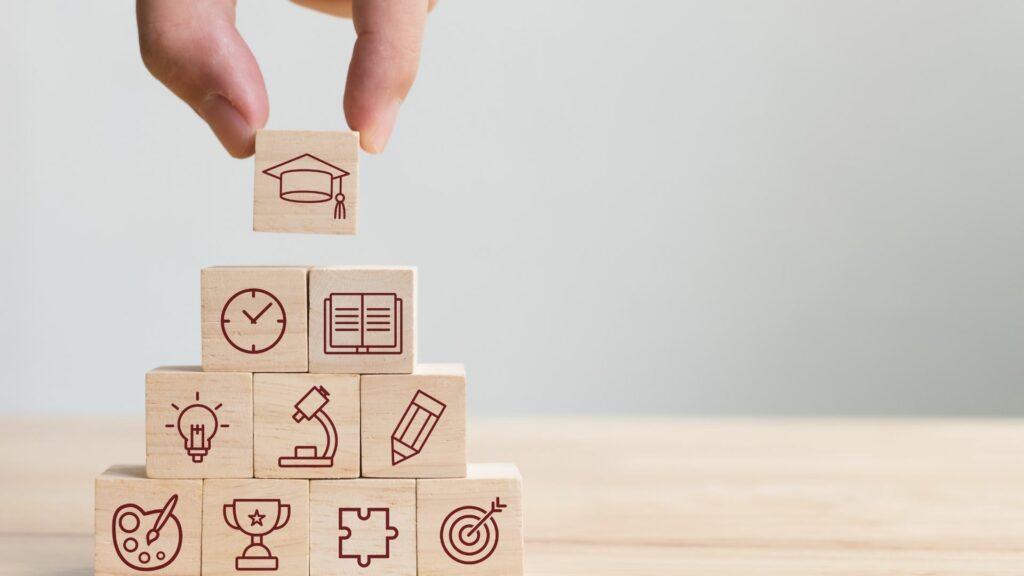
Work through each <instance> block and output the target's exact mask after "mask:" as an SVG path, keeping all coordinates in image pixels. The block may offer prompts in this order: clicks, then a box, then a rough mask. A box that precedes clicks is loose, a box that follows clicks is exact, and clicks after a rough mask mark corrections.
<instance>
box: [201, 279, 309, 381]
mask: <svg viewBox="0 0 1024 576" xmlns="http://www.w3.org/2000/svg"><path fill="white" fill-rule="evenodd" d="M201 284H202V301H203V312H202V324H203V369H204V370H210V371H214V372H218V371H219V372H305V371H306V368H307V365H308V364H307V358H308V355H307V352H306V338H307V336H306V318H307V316H306V308H307V307H306V268H298V267H282V268H272V267H255V268H242V267H215V268H204V269H203V271H202V282H201Z"/></svg>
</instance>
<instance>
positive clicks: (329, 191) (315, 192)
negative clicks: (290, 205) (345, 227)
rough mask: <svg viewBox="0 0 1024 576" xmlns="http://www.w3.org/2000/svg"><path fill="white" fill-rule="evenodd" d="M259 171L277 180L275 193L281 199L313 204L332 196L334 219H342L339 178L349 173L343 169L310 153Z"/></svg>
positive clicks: (343, 212)
mask: <svg viewBox="0 0 1024 576" xmlns="http://www.w3.org/2000/svg"><path fill="white" fill-rule="evenodd" d="M263 173H264V174H266V175H267V176H271V177H273V178H276V179H277V180H279V181H280V190H279V192H278V194H279V195H280V196H281V199H282V200H285V201H287V202H298V203H301V204H315V203H318V202H328V201H330V200H331V199H332V198H333V199H334V219H335V220H343V219H345V218H346V216H347V215H346V213H345V194H344V193H342V191H341V179H342V178H344V177H345V176H348V175H349V173H348V172H347V171H345V170H342V169H341V168H338V167H337V166H335V165H334V164H331V163H329V162H324V161H323V160H321V159H319V158H317V157H316V156H313V155H312V154H303V155H301V156H296V157H295V158H292V159H291V160H288V161H286V162H282V163H280V164H278V165H277V166H271V167H270V168H267V169H266V170H264V171H263Z"/></svg>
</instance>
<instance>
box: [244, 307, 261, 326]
mask: <svg viewBox="0 0 1024 576" xmlns="http://www.w3.org/2000/svg"><path fill="white" fill-rule="evenodd" d="M242 314H245V317H246V318H248V319H249V323H250V324H255V323H256V318H259V316H257V317H256V318H253V317H252V316H249V312H248V311H246V310H242Z"/></svg>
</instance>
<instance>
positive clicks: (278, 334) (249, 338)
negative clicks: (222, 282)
mask: <svg viewBox="0 0 1024 576" xmlns="http://www.w3.org/2000/svg"><path fill="white" fill-rule="evenodd" d="M287 324H288V318H287V316H285V313H284V306H282V305H281V301H280V300H278V299H277V296H274V295H273V294H271V293H270V292H267V291H266V290H263V289H261V288H246V289H245V290H239V291H238V292H236V293H235V294H234V296H232V297H231V298H228V301H227V302H226V303H225V304H224V309H223V310H221V312H220V331H221V332H222V333H223V334H224V338H225V339H226V340H227V341H228V344H231V346H232V347H234V348H235V349H236V350H238V351H240V352H245V353H246V354H262V353H263V352H266V351H267V350H270V349H271V348H273V347H274V346H277V343H278V342H280V341H281V338H282V337H283V336H284V329H285V326H287Z"/></svg>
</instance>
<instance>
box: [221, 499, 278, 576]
mask: <svg viewBox="0 0 1024 576" xmlns="http://www.w3.org/2000/svg"><path fill="white" fill-rule="evenodd" d="M291 513H292V507H291V506H290V505H288V504H281V501H280V500H276V499H274V500H271V499H256V498H251V499H250V498H236V499H234V500H233V501H232V502H231V504H225V505H224V521H225V522H227V524H228V526H230V527H232V528H234V529H235V530H240V531H242V532H243V533H245V534H248V535H249V537H250V538H251V539H252V541H251V542H250V543H249V545H248V546H246V547H245V550H243V551H242V555H241V556H238V557H236V558H235V570H270V571H273V570H277V556H274V555H273V554H271V553H270V548H267V547H266V545H264V544H263V537H264V536H266V535H267V534H270V533H271V532H273V531H274V530H277V529H278V528H284V526H285V524H287V523H288V519H289V518H291V515H292V514H291Z"/></svg>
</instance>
